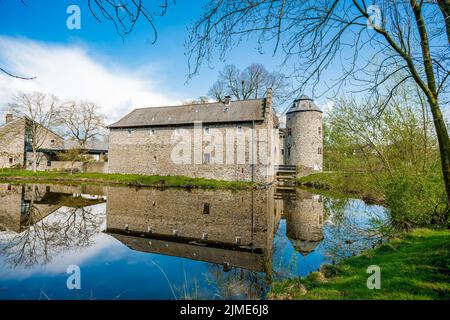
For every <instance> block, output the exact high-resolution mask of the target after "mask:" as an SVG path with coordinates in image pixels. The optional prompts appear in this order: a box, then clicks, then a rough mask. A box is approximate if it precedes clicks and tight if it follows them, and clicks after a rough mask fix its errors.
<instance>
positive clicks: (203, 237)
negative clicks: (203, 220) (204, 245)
mask: <svg viewBox="0 0 450 320" xmlns="http://www.w3.org/2000/svg"><path fill="white" fill-rule="evenodd" d="M202 239H203V240H205V241H206V240H208V234H207V233H206V232H203V234H202Z"/></svg>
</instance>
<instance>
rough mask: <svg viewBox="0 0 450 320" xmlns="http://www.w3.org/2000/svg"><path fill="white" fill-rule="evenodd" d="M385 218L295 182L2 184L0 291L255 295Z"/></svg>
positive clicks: (365, 242) (347, 248) (334, 257)
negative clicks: (238, 185)
mask: <svg viewBox="0 0 450 320" xmlns="http://www.w3.org/2000/svg"><path fill="white" fill-rule="evenodd" d="M386 219H387V212H386V211H385V209H384V208H383V207H381V206H376V205H368V204H365V203H364V202H363V201H361V200H355V199H333V198H328V197H323V196H319V195H314V194H311V193H309V192H306V191H303V190H300V189H297V190H287V191H286V190H275V189H268V190H254V191H250V190H245V191H228V190H198V189H193V190H185V189H164V190H161V189H155V188H148V189H147V188H126V187H101V186H89V185H83V186H67V185H42V184H26V185H18V184H0V299H33V300H35V299H41V300H47V299H51V300H53V299H94V300H95V299H97V300H98V299H263V298H265V297H266V294H267V292H268V290H269V289H270V286H271V283H272V282H273V281H277V280H282V279H287V278H292V277H298V276H305V275H307V274H309V273H310V272H313V271H317V270H318V269H319V268H320V267H321V266H322V265H323V264H330V263H336V262H339V260H341V259H342V258H344V257H347V256H350V255H354V254H357V253H358V252H360V251H361V250H363V249H366V248H368V247H371V246H373V245H375V244H376V243H377V242H379V241H381V239H380V238H379V236H378V235H377V234H376V233H375V232H374V231H373V230H374V229H373V228H374V226H375V225H376V224H379V223H382V222H383V221H385V220H386ZM74 270H75V271H74ZM78 287H79V288H78Z"/></svg>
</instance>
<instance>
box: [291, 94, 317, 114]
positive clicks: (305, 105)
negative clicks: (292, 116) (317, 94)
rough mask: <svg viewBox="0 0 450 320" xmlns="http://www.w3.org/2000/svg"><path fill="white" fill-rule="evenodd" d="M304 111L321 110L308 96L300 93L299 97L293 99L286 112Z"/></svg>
mask: <svg viewBox="0 0 450 320" xmlns="http://www.w3.org/2000/svg"><path fill="white" fill-rule="evenodd" d="M305 111H317V112H322V110H320V109H319V107H318V106H317V105H316V104H315V103H314V101H313V100H312V99H311V98H310V97H308V96H306V95H302V96H301V97H300V98H298V99H295V100H294V103H293V104H292V106H291V107H290V108H289V110H288V112H286V114H289V113H294V112H305Z"/></svg>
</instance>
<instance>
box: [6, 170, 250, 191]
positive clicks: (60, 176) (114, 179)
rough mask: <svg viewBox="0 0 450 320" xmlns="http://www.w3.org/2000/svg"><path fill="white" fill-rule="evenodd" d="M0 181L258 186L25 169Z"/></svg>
mask: <svg viewBox="0 0 450 320" xmlns="http://www.w3.org/2000/svg"><path fill="white" fill-rule="evenodd" d="M0 181H21V182H40V183H51V182H58V183H96V184H98V183H100V184H109V185H126V186H133V187H136V186H138V187H178V188H205V189H251V188H254V187H255V184H253V183H250V182H240V181H222V180H212V179H202V178H189V177H183V176H146V175H138V174H106V173H74V174H72V175H71V174H69V173H63V172H36V173H34V172H32V171H26V170H0Z"/></svg>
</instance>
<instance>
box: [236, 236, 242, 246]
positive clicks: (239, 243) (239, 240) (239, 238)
mask: <svg viewBox="0 0 450 320" xmlns="http://www.w3.org/2000/svg"><path fill="white" fill-rule="evenodd" d="M236 244H237V245H238V246H240V245H241V237H236Z"/></svg>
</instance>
